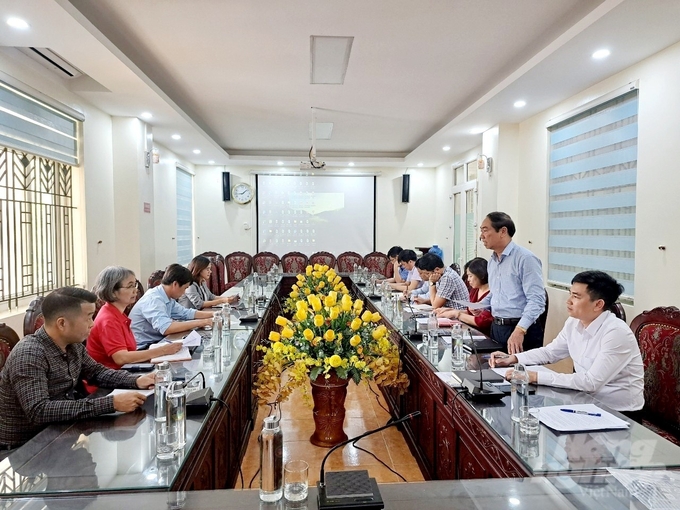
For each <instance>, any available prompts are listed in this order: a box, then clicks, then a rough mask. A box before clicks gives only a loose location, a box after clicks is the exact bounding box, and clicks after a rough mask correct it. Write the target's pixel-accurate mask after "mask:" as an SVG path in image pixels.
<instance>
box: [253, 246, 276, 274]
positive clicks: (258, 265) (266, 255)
mask: <svg viewBox="0 0 680 510" xmlns="http://www.w3.org/2000/svg"><path fill="white" fill-rule="evenodd" d="M280 262H281V261H280V260H279V256H278V255H276V254H274V253H271V252H268V251H261V252H260V253H258V254H257V255H255V256H254V257H253V269H254V271H255V272H256V273H258V274H266V273H268V272H269V271H270V270H271V268H272V267H274V266H277V267H278V265H279V263H280Z"/></svg>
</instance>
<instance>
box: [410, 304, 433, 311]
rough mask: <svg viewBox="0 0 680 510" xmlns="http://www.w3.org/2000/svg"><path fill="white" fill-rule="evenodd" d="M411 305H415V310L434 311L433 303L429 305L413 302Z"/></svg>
mask: <svg viewBox="0 0 680 510" xmlns="http://www.w3.org/2000/svg"><path fill="white" fill-rule="evenodd" d="M411 306H412V307H413V309H414V310H418V311H419V312H431V311H432V305H428V304H427V303H422V304H418V303H411Z"/></svg>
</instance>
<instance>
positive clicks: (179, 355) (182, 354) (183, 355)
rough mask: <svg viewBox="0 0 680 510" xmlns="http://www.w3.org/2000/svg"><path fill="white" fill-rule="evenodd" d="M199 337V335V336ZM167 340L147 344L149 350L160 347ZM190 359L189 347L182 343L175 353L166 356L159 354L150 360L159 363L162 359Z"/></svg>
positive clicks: (171, 360)
mask: <svg viewBox="0 0 680 510" xmlns="http://www.w3.org/2000/svg"><path fill="white" fill-rule="evenodd" d="M199 338H200V336H199ZM183 340H184V339H182V340H177V341H178V342H182V341H183ZM167 343H168V342H158V343H157V344H152V345H150V346H149V350H150V351H151V350H153V349H158V348H159V347H162V346H163V345H167ZM190 360H191V353H190V352H189V347H187V346H186V345H184V346H183V347H182V348H181V349H180V350H179V351H177V352H176V353H175V354H168V355H167V356H159V357H158V358H153V359H152V360H151V363H161V362H163V361H170V362H173V361H190Z"/></svg>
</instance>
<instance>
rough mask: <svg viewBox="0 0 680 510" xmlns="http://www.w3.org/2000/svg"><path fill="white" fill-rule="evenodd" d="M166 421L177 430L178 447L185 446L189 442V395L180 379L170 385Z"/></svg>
mask: <svg viewBox="0 0 680 510" xmlns="http://www.w3.org/2000/svg"><path fill="white" fill-rule="evenodd" d="M166 414H167V418H166V423H167V425H168V427H174V428H175V430H176V431H177V449H181V448H184V445H185V444H186V442H187V396H186V392H185V391H184V385H183V384H182V383H181V382H179V381H174V382H171V383H170V385H169V386H168V392H167V405H166Z"/></svg>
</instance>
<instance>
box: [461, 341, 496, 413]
mask: <svg viewBox="0 0 680 510" xmlns="http://www.w3.org/2000/svg"><path fill="white" fill-rule="evenodd" d="M468 333H469V334H470V342H471V344H472V345H471V346H472V351H473V352H474V354H475V357H476V358H477V365H478V366H479V383H476V382H473V381H471V380H470V379H467V378H465V379H463V388H465V389H466V390H467V398H468V399H469V400H474V401H477V402H496V401H498V400H500V399H502V398H503V397H504V396H505V393H503V392H502V391H501V390H499V389H498V388H496V387H495V386H493V385H491V384H489V383H484V377H483V375H482V360H481V358H480V357H479V351H477V344H475V340H474V338H472V332H471V331H470V330H469V329H468Z"/></svg>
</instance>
